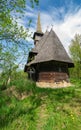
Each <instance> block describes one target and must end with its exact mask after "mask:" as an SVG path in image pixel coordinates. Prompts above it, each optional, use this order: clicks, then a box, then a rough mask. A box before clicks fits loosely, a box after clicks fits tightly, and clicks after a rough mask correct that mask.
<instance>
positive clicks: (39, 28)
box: [36, 12, 42, 33]
mask: <svg viewBox="0 0 81 130" xmlns="http://www.w3.org/2000/svg"><path fill="white" fill-rule="evenodd" d="M36 32H38V33H42V29H41V22H40V12H39V13H38V20H37V29H36Z"/></svg>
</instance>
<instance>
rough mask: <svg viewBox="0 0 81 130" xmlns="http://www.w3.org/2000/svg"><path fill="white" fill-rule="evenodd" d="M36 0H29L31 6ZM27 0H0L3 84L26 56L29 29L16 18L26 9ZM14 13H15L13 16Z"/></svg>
mask: <svg viewBox="0 0 81 130" xmlns="http://www.w3.org/2000/svg"><path fill="white" fill-rule="evenodd" d="M38 2H39V1H38V0H29V3H31V6H32V5H34V4H38ZM26 6H27V0H6V1H5V0H1V1H0V70H1V71H2V75H1V79H2V81H3V86H7V84H8V81H9V79H10V80H11V77H12V73H13V71H16V69H17V68H18V65H19V64H20V63H21V62H23V59H24V57H27V54H28V50H29V48H30V47H31V44H28V41H27V39H28V37H31V34H30V33H29V29H28V28H27V29H25V28H24V27H23V26H20V25H18V23H17V20H16V19H17V18H18V17H20V18H21V17H23V16H24V15H23V10H25V9H26ZM14 14H17V16H16V18H14Z"/></svg>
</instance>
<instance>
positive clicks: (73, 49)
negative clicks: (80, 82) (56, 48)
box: [69, 34, 81, 78]
mask: <svg viewBox="0 0 81 130" xmlns="http://www.w3.org/2000/svg"><path fill="white" fill-rule="evenodd" d="M69 50H70V54H71V58H72V60H73V62H74V65H75V67H74V69H72V70H71V73H72V74H71V75H73V76H75V77H77V78H81V35H79V34H76V35H75V37H74V39H72V40H71V44H70V46H69Z"/></svg>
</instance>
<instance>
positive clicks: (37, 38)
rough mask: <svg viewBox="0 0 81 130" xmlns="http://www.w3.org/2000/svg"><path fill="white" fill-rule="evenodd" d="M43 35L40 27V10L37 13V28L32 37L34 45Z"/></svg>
mask: <svg viewBox="0 0 81 130" xmlns="http://www.w3.org/2000/svg"><path fill="white" fill-rule="evenodd" d="M42 36H43V32H42V28H41V22H40V12H39V13H38V19H37V28H36V32H34V35H33V39H34V44H35V45H36V44H37V43H38V41H39V40H40V38H41V37H42Z"/></svg>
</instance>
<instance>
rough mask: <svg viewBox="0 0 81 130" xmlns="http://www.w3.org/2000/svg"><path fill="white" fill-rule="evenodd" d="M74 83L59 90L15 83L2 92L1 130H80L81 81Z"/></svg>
mask: <svg viewBox="0 0 81 130" xmlns="http://www.w3.org/2000/svg"><path fill="white" fill-rule="evenodd" d="M72 82H73V83H74V84H75V85H74V86H72V87H68V88H60V89H49V88H38V87H37V86H36V85H35V83H33V82H30V81H27V80H25V79H24V80H19V79H18V80H17V81H14V82H12V83H11V84H10V86H9V87H8V89H7V90H4V91H0V130H81V81H80V80H77V81H76V80H72ZM11 86H12V87H11Z"/></svg>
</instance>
